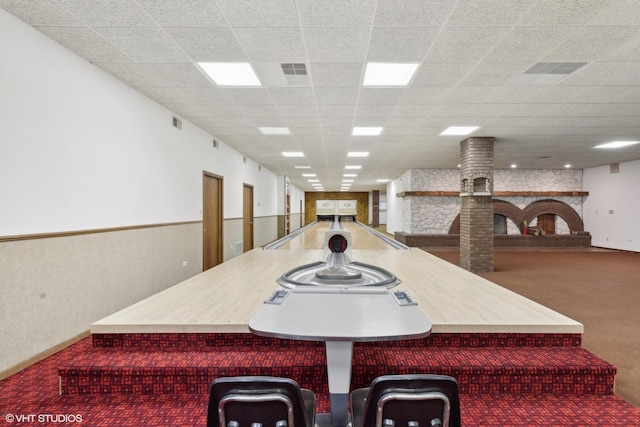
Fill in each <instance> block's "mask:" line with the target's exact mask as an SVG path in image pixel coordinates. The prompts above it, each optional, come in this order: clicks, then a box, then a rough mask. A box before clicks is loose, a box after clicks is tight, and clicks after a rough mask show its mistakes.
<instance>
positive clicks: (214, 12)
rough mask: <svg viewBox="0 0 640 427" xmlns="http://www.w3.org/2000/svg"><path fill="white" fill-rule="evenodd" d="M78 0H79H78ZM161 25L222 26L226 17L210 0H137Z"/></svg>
mask: <svg viewBox="0 0 640 427" xmlns="http://www.w3.org/2000/svg"><path fill="white" fill-rule="evenodd" d="M76 1H78V0H76ZM112 1H120V0H112ZM136 1H137V2H138V3H139V4H140V6H141V7H142V8H143V9H144V10H145V11H146V12H147V13H148V14H149V15H150V16H151V18H153V20H154V21H155V22H156V23H158V24H159V25H168V26H187V27H199V26H202V27H220V26H223V25H225V24H226V22H225V20H224V17H223V16H222V14H220V11H219V10H218V8H217V7H216V2H214V1H210V0H171V1H167V0H136Z"/></svg>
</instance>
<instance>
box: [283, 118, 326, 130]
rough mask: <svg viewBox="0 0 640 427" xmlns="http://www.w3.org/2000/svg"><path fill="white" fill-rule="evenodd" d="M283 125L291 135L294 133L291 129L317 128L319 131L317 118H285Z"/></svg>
mask: <svg viewBox="0 0 640 427" xmlns="http://www.w3.org/2000/svg"><path fill="white" fill-rule="evenodd" d="M285 123H286V126H287V127H288V128H289V130H291V133H294V132H293V129H295V128H300V129H304V128H317V129H318V130H320V121H319V120H318V118H317V117H285ZM294 134H295V133H294Z"/></svg>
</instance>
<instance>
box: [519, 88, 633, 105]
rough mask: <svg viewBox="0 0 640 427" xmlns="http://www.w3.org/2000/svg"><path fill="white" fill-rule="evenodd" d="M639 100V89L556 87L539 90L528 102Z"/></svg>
mask: <svg viewBox="0 0 640 427" xmlns="http://www.w3.org/2000/svg"><path fill="white" fill-rule="evenodd" d="M638 100H640V87H638V88H636V89H630V88H629V87H627V86H580V87H576V86H556V87H550V88H546V87H545V88H540V89H539V90H538V91H537V92H536V94H535V95H534V96H532V97H531V99H529V102H533V103H542V104H558V103H563V102H567V103H571V104H580V103H593V104H599V103H602V104H607V103H632V102H638Z"/></svg>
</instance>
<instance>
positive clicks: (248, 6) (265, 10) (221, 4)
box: [216, 0, 298, 27]
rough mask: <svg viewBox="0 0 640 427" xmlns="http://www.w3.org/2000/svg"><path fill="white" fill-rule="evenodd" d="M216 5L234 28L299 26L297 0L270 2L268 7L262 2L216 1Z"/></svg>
mask: <svg viewBox="0 0 640 427" xmlns="http://www.w3.org/2000/svg"><path fill="white" fill-rule="evenodd" d="M216 4H217V5H218V8H219V9H220V12H222V14H223V15H224V16H225V18H226V19H227V21H228V22H229V24H230V25H232V26H238V27H296V26H298V15H297V13H296V5H295V0H269V3H268V7H265V4H264V3H262V2H256V1H246V0H245V1H237V0H216Z"/></svg>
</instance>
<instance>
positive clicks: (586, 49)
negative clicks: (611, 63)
mask: <svg viewBox="0 0 640 427" xmlns="http://www.w3.org/2000/svg"><path fill="white" fill-rule="evenodd" d="M639 30H640V28H638V27H637V26H635V27H634V26H588V27H584V28H582V29H581V30H580V31H579V32H578V33H577V34H575V36H573V37H571V38H569V39H568V40H567V41H566V42H564V43H562V44H561V45H560V46H558V47H557V48H556V49H554V50H553V51H552V52H550V53H549V54H547V55H546V56H545V57H544V58H542V59H541V62H590V61H597V60H599V59H600V58H601V57H602V56H604V55H606V54H608V53H610V52H611V51H612V50H615V49H616V47H617V46H620V45H624V44H626V43H629V42H632V41H634V40H637V39H638V33H639Z"/></svg>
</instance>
